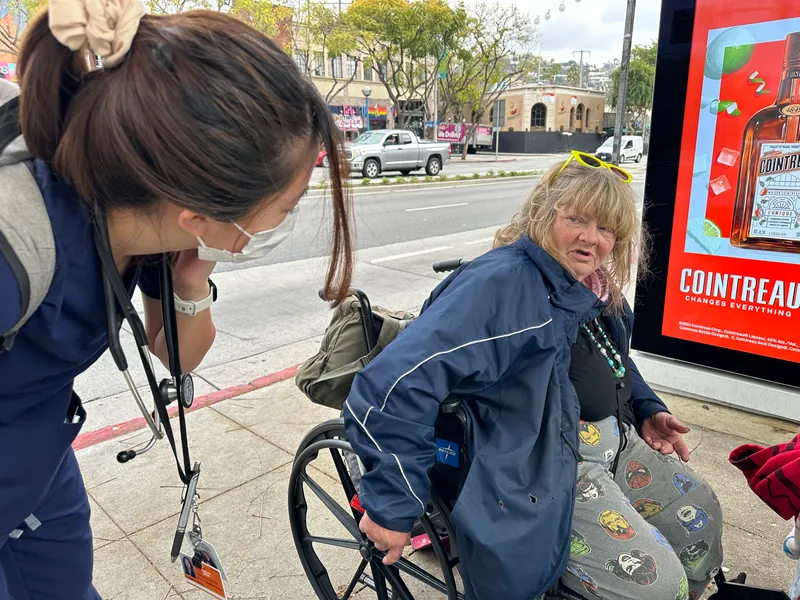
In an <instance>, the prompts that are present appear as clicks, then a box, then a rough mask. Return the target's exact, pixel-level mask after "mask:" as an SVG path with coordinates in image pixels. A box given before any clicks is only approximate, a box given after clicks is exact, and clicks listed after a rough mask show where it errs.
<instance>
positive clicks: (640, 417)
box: [625, 301, 669, 429]
mask: <svg viewBox="0 0 800 600" xmlns="http://www.w3.org/2000/svg"><path fill="white" fill-rule="evenodd" d="M625 320H626V321H627V323H628V331H633V321H634V318H633V309H632V308H631V307H630V305H629V304H628V303H627V301H626V302H625ZM627 363H628V369H630V371H631V410H633V416H634V418H635V419H636V428H637V429H641V427H642V423H644V422H645V421H646V420H647V419H649V418H650V417H652V416H653V415H654V414H656V413H660V412H669V409H668V408H667V406H666V404H664V401H663V400H662V399H661V398H659V397H658V396H657V395H656V393H655V392H654V391H653V390H652V388H651V387H650V386H649V385H647V382H646V381H645V380H644V377H642V374H641V373H639V369H638V367H637V366H636V363H635V362H633V358H631V357H630V355H629V356H628V358H627Z"/></svg>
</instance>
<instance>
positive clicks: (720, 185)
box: [708, 175, 731, 196]
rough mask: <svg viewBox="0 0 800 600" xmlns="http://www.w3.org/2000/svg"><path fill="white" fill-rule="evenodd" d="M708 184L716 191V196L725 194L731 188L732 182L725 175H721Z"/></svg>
mask: <svg viewBox="0 0 800 600" xmlns="http://www.w3.org/2000/svg"><path fill="white" fill-rule="evenodd" d="M708 184H709V185H710V186H711V191H712V192H714V195H715V196H719V195H720V194H724V193H725V192H727V191H728V190H729V189H731V183H730V181H728V178H727V177H726V176H725V175H720V176H719V177H717V178H716V179H712V180H711V181H709V182H708Z"/></svg>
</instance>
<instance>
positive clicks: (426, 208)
mask: <svg viewBox="0 0 800 600" xmlns="http://www.w3.org/2000/svg"><path fill="white" fill-rule="evenodd" d="M468 204H469V202H459V203H458V204H438V205H437V206H422V207H420V208H407V209H406V212H417V211H419V210H435V209H437V208H454V207H456V206H467V205H468Z"/></svg>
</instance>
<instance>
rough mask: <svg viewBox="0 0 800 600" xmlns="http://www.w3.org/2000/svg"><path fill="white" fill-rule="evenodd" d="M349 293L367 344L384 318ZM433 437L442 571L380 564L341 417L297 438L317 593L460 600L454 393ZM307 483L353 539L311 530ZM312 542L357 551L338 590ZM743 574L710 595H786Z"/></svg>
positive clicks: (463, 445) (459, 431)
mask: <svg viewBox="0 0 800 600" xmlns="http://www.w3.org/2000/svg"><path fill="white" fill-rule="evenodd" d="M466 262H467V261H463V260H457V261H445V262H443V263H437V264H435V265H434V266H433V268H434V271H436V272H445V271H450V270H455V269H456V268H458V267H460V266H462V265H463V264H466ZM352 293H353V294H354V295H355V296H356V297H357V298H358V300H359V304H360V308H361V321H362V329H363V333H364V338H365V341H366V347H367V352H369V351H371V350H372V349H373V348H374V347H375V344H376V342H377V339H378V333H379V332H380V327H381V325H382V318H381V317H380V316H379V315H377V314H374V313H373V312H372V307H371V304H370V301H369V298H367V296H366V294H364V293H363V292H362V291H360V290H357V289H354V290H352ZM368 317H370V318H368ZM434 439H436V440H440V441H443V442H445V443H447V444H448V445H447V447H441V446H440V445H438V443H437V460H436V461H435V462H434V467H433V469H432V470H431V471H430V479H431V498H430V499H429V503H428V507H427V509H426V511H425V514H423V515H422V516H421V517H420V518H419V519H418V521H417V523H416V524H415V527H414V530H416V531H424V533H425V534H427V536H428V537H429V538H430V542H431V546H430V547H431V549H432V550H433V553H434V555H435V557H436V561H437V562H438V565H439V568H440V570H441V578H440V577H438V576H436V575H434V574H432V573H430V572H428V571H426V570H425V569H423V568H421V567H419V566H418V565H415V564H414V563H412V562H411V561H409V560H408V559H407V558H405V557H401V558H400V559H399V560H398V561H397V562H396V563H394V564H393V565H390V566H387V565H384V564H383V562H382V559H383V557H384V556H385V553H384V552H382V551H380V550H378V549H377V548H375V545H374V544H373V543H372V542H371V541H370V540H369V539H368V538H367V537H366V535H364V534H363V533H361V531H360V529H359V522H360V520H361V516H362V514H363V512H364V511H363V509H362V508H361V505H360V503H359V501H358V489H357V486H356V484H355V483H354V482H353V480H352V477H351V474H350V471H349V470H348V465H347V464H346V460H345V456H346V453H352V454H354V453H353V448H352V446H351V445H350V443H349V442H348V441H347V437H346V434H345V430H344V420H343V419H342V418H338V419H331V420H329V421H325V422H324V423H321V424H320V425H317V426H316V427H314V428H313V429H312V430H311V431H310V432H309V433H308V434H307V435H306V437H305V438H304V439H303V441H302V442H301V443H300V446H299V447H298V450H297V453H296V454H295V459H294V463H293V466H292V472H291V476H290V480H289V498H288V500H289V521H290V525H291V531H292V537H293V539H294V543H295V547H296V549H297V553H298V556H299V558H300V562H301V564H302V565H303V569H304V571H305V573H306V576H307V577H308V579H309V582H310V584H311V587H312V588H313V589H314V592H315V593H316V594H317V597H318V598H320V599H321V600H347V599H348V598H351V597H352V596H353V593H354V592H355V591H356V588H357V587H358V586H359V585H360V586H363V587H366V588H370V589H372V590H373V591H374V592H375V593H376V596H377V600H414V596H413V594H412V593H411V591H410V590H409V588H408V586H407V585H406V583H405V581H404V580H403V576H404V575H405V576H406V577H410V578H411V579H414V580H416V581H419V582H421V583H423V584H425V585H426V586H427V587H429V588H431V589H433V590H435V591H438V592H439V593H440V594H442V597H443V598H446V599H447V600H464V595H463V594H462V593H461V592H459V591H458V587H457V584H456V578H455V573H454V569H456V568H458V566H459V557H458V548H457V545H456V537H455V531H454V529H453V525H452V522H451V520H450V513H451V511H452V509H453V507H454V505H455V501H456V498H457V496H458V492H459V491H460V489H461V486H462V484H463V482H464V480H465V479H466V476H467V473H468V457H467V421H466V413H465V411H464V408H463V406H462V405H461V401H460V400H459V399H458V398H457V397H455V396H451V397H449V398H447V399H446V400H445V401H444V402H443V403H442V404H441V407H440V410H439V415H438V417H437V419H436V423H435V425H434ZM454 447H455V448H454ZM443 451H445V452H446V453H447V454H450V453H451V452H453V453H454V454H455V456H456V464H455V465H452V464H449V462H452V461H449V462H448V461H447V460H440V458H439V455H440V453H441V454H444V453H443ZM325 452H329V453H330V455H331V458H332V459H333V463H334V466H335V468H336V473H337V475H338V477H339V483H340V484H341V486H342V489H343V491H344V494H345V497H346V498H347V499H349V506H348V507H347V508H344V507H343V506H342V505H341V504H340V503H339V502H337V501H336V500H335V499H334V498H333V497H332V496H331V495H330V494H329V493H328V492H327V491H326V490H324V489H323V488H322V486H321V485H320V484H319V483H317V482H316V481H315V480H314V479H313V478H312V477H311V476H310V475H309V474H308V467H309V465H310V464H311V462H312V461H313V460H315V459H316V458H318V457H319V455H320V453H325ZM306 487H307V488H308V489H310V490H311V491H312V493H313V494H314V495H315V496H316V497H317V498H318V499H319V500H320V501H321V502H322V503H323V504H324V505H325V507H326V508H327V509H328V510H329V511H330V512H331V513H332V514H333V516H334V517H335V518H336V520H337V521H338V522H339V523H340V524H341V525H342V526H343V527H344V528H345V530H346V531H347V532H348V533H349V534H350V536H351V538H352V539H342V538H329V537H323V536H314V535H312V534H311V533H310V532H309V530H308V504H307V502H306V493H305V488H306ZM445 542H447V543H445ZM315 544H320V545H323V546H334V547H340V548H342V549H348V550H353V551H357V552H358V554H359V555H360V557H361V562H360V564H359V566H358V568H357V569H356V571H355V573H354V575H353V577H352V578H351V579H350V582H349V584H348V585H347V587H346V588H345V589H344V591H343V592H342V593H340V592H339V590H338V589H334V587H333V584H332V583H331V580H330V577H329V573H328V570H327V568H326V567H325V565H324V564H323V563H322V560H321V559H320V557H319V555H318V554H317V552H316V551H315V549H314V545H315ZM367 567H369V569H370V573H369V574H368V573H367V572H366V571H367ZM744 580H745V575H744V574H740V575H739V576H738V577H737V578H736V579H735V580H733V582H726V580H725V576H724V574H723V573H722V571H720V572H719V573H718V574H717V575H716V577H715V583H716V585H717V588H718V591H717V592H716V593H715V594H714V595H713V596H711V598H710V599H709V600H711V599H713V600H790V599H789V597H788V595H786V593H785V592H782V591H778V590H769V589H764V588H755V587H752V586H747V585H744ZM739 582H741V583H739ZM541 600H591V598H589V597H587V596H583V595H580V594H577V593H575V592H573V591H572V590H570V589H569V588H567V587H566V586H564V585H563V584H562V583H561V582H560V581H559V582H558V583H557V584H556V585H555V586H554V587H553V589H551V590H550V591H548V592H546V593H545V595H544V597H543V598H542V599H541ZM609 600H610V599H609Z"/></svg>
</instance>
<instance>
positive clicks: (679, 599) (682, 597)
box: [675, 574, 689, 600]
mask: <svg viewBox="0 0 800 600" xmlns="http://www.w3.org/2000/svg"><path fill="white" fill-rule="evenodd" d="M688 595H689V580H688V579H687V578H686V575H685V574H684V576H683V577H681V580H680V582H679V583H678V595H677V596H675V600H686V597H687V596H688Z"/></svg>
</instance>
